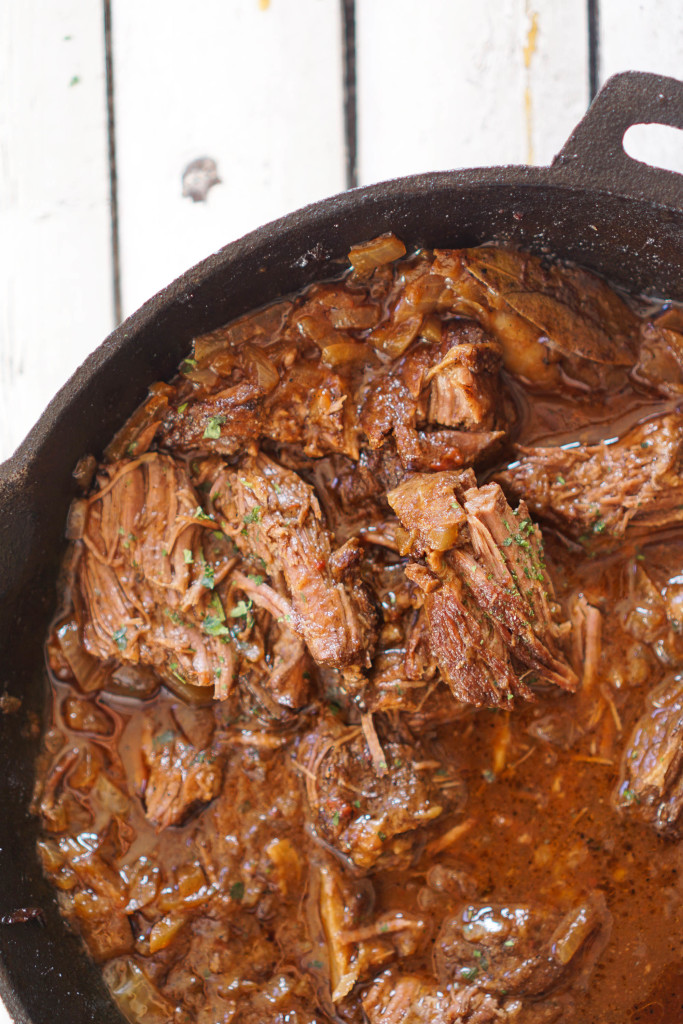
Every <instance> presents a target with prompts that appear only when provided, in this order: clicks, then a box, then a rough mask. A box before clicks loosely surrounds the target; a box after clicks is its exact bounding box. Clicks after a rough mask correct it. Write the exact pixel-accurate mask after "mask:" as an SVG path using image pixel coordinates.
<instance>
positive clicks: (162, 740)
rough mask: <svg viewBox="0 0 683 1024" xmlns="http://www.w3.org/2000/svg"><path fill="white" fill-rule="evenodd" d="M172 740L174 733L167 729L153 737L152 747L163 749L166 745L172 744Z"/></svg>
mask: <svg viewBox="0 0 683 1024" xmlns="http://www.w3.org/2000/svg"><path fill="white" fill-rule="evenodd" d="M174 739H175V733H174V732H173V731H172V730H171V729H167V730H166V732H162V733H160V734H159V735H158V736H155V737H154V740H153V746H155V747H165V746H166V745H167V744H168V743H173V740H174Z"/></svg>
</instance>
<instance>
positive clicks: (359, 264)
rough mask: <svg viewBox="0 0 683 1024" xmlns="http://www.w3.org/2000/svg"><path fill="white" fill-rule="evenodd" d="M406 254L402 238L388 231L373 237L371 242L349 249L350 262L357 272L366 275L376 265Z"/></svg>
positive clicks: (379, 265) (390, 261)
mask: <svg viewBox="0 0 683 1024" xmlns="http://www.w3.org/2000/svg"><path fill="white" fill-rule="evenodd" d="M405 254H406V247H405V245H404V244H403V242H402V241H401V240H400V238H397V237H396V235H393V234H391V232H388V233H387V234H386V235H380V236H379V237H378V238H373V239H372V240H371V241H370V242H363V243H362V244H361V245H354V246H352V247H351V250H350V251H349V263H350V264H351V266H352V267H353V269H354V271H355V273H356V274H361V275H365V274H370V273H372V271H373V270H374V269H375V267H381V266H383V265H384V264H385V263H392V262H393V260H398V259H400V258H401V256H405Z"/></svg>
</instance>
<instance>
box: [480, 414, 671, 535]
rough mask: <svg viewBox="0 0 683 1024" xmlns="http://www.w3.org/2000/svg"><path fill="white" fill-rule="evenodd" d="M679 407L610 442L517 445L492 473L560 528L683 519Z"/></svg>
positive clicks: (637, 526)
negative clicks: (513, 456) (515, 457)
mask: <svg viewBox="0 0 683 1024" xmlns="http://www.w3.org/2000/svg"><path fill="white" fill-rule="evenodd" d="M682 442H683V414H682V413H670V414H668V415H667V416H661V417H658V418H656V419H651V420H647V422H645V423H642V424H640V425H638V426H637V427H634V428H633V429H632V430H629V431H628V433H627V434H624V436H623V437H622V438H620V439H619V440H618V441H616V442H615V443H614V444H595V445H578V446H577V447H575V448H559V447H557V448H521V447H520V448H519V449H518V450H519V455H520V458H519V462H516V463H513V464H512V465H511V466H510V467H509V468H508V469H506V470H504V471H503V472H502V473H499V474H498V475H497V477H496V479H497V480H499V481H500V483H501V484H502V486H503V487H504V488H505V490H506V492H507V493H509V494H512V495H514V496H515V497H521V496H523V497H524V498H525V500H526V501H527V502H528V504H529V508H530V509H531V511H532V512H533V513H534V514H535V515H538V516H539V517H541V518H543V519H544V520H546V521H547V522H549V523H552V524H553V525H555V526H558V527H559V528H560V529H561V530H563V531H565V532H567V533H569V534H572V535H573V536H581V535H582V534H595V535H598V536H599V535H605V536H612V537H623V536H624V534H625V533H627V532H628V533H635V532H636V531H639V532H646V531H650V530H654V529H662V528H665V527H668V526H675V525H676V524H677V523H680V522H682V521H683V476H681V462H680V460H681V443H682Z"/></svg>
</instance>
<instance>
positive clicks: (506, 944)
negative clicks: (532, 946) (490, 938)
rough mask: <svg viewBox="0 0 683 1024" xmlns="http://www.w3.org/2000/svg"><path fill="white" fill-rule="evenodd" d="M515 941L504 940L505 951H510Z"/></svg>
mask: <svg viewBox="0 0 683 1024" xmlns="http://www.w3.org/2000/svg"><path fill="white" fill-rule="evenodd" d="M516 941H517V940H516V939H506V940H505V942H504V943H503V945H504V946H505V948H506V949H512V947H513V946H514V944H515V942H516Z"/></svg>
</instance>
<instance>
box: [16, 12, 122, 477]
mask: <svg viewBox="0 0 683 1024" xmlns="http://www.w3.org/2000/svg"><path fill="white" fill-rule="evenodd" d="M0 97H1V101H0V458H5V457H6V456H8V455H9V454H11V452H12V450H13V449H14V448H15V447H16V445H17V444H18V442H19V441H20V440H21V439H22V438H23V436H24V435H25V434H26V432H27V431H28V429H29V428H30V427H31V426H32V425H33V423H34V422H35V420H36V419H37V418H38V416H39V414H40V413H41V412H42V410H43V408H44V406H45V405H46V404H47V401H48V400H49V399H50V398H51V397H52V395H53V394H54V392H55V391H56V390H57V389H58V387H60V386H61V384H63V383H64V381H65V380H66V379H67V378H68V377H69V376H70V374H71V373H72V372H73V370H74V369H75V368H76V367H77V366H78V364H79V363H80V362H82V360H83V358H84V357H85V356H86V355H87V354H88V352H90V351H91V350H92V349H93V348H95V346H96V345H97V344H99V342H100V341H101V340H102V339H103V338H104V337H105V335H106V334H107V333H108V332H109V331H110V330H111V327H112V320H113V315H112V301H111V262H110V244H109V241H110V239H109V236H110V226H109V224H110V221H109V176H108V164H107V133H106V94H105V85H104V43H103V29H102V12H101V7H100V5H99V4H96V3H86V2H83V0H51V2H50V3H48V4H45V3H39V2H37V0H22V2H21V3H0Z"/></svg>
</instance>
